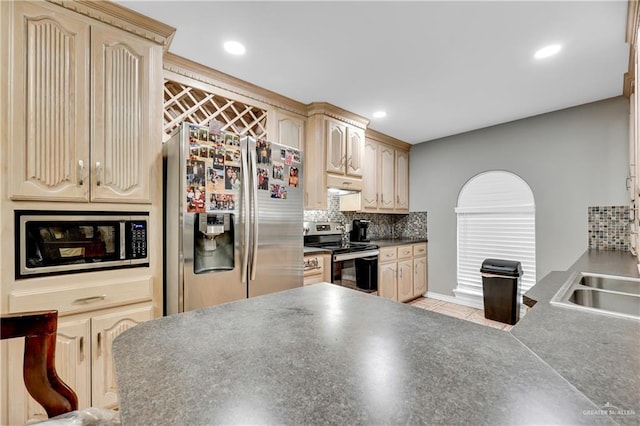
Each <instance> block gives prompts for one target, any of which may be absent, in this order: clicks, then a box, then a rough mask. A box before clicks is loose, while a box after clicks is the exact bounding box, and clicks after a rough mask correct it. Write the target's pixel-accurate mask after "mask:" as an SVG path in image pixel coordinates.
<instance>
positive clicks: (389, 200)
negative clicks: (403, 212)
mask: <svg viewBox="0 0 640 426" xmlns="http://www.w3.org/2000/svg"><path fill="white" fill-rule="evenodd" d="M395 183H396V181H395V153H394V149H393V148H392V147H390V146H387V145H380V202H379V204H378V207H379V208H380V209H384V210H393V208H394V206H395V202H394V187H395Z"/></svg>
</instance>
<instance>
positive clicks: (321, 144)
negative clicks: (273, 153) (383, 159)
mask: <svg viewBox="0 0 640 426" xmlns="http://www.w3.org/2000/svg"><path fill="white" fill-rule="evenodd" d="M308 113H309V118H308V120H307V126H306V129H307V130H306V138H305V145H304V146H305V150H304V156H305V165H304V167H305V178H304V190H305V194H304V207H305V209H308V210H326V209H327V188H328V187H331V188H341V189H353V190H361V189H362V185H363V179H362V175H363V173H364V164H365V161H364V160H365V157H364V155H365V150H364V142H365V137H364V134H365V133H364V129H365V128H366V125H367V124H368V122H369V121H368V120H367V119H365V118H363V117H360V116H358V115H355V114H352V113H350V112H348V111H345V110H343V109H341V108H338V107H335V106H333V105H330V104H327V103H324V102H316V103H312V104H310V105H309V107H308Z"/></svg>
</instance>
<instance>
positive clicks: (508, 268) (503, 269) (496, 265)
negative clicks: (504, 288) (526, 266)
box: [480, 259, 522, 277]
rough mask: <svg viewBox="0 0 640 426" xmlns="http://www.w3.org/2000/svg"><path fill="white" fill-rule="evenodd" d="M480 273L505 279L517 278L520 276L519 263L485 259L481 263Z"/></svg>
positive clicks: (520, 268) (520, 267)
mask: <svg viewBox="0 0 640 426" xmlns="http://www.w3.org/2000/svg"><path fill="white" fill-rule="evenodd" d="M480 272H483V273H487V274H495V275H504V276H507V277H519V276H521V275H522V266H521V265H520V262H517V261H514V260H504V259H485V260H484V262H482V267H481V268H480Z"/></svg>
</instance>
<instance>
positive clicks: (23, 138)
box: [2, 2, 172, 203]
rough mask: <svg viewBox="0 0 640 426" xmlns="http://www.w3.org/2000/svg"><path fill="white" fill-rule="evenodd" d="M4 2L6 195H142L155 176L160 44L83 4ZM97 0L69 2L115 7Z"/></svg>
mask: <svg viewBox="0 0 640 426" xmlns="http://www.w3.org/2000/svg"><path fill="white" fill-rule="evenodd" d="M4 3H5V4H3V6H2V13H3V14H5V13H6V14H7V16H10V17H11V18H10V20H9V22H10V23H11V28H10V29H9V34H10V37H9V39H8V43H9V46H10V52H11V55H6V56H8V57H6V56H5V57H4V58H3V59H2V62H3V65H4V66H7V67H9V69H11V73H10V77H11V81H9V82H7V84H8V90H7V93H6V96H7V98H4V96H3V100H2V101H3V102H5V104H8V105H12V106H13V107H12V108H11V110H10V111H9V117H10V120H9V125H8V129H7V132H8V140H9V141H11V143H10V144H8V158H9V161H8V168H9V170H8V172H9V173H8V176H9V179H11V185H9V193H10V196H11V198H12V199H16V200H20V199H27V200H29V199H31V200H33V199H37V200H43V199H45V200H51V201H77V202H88V201H92V202H118V203H119V202H125V203H150V202H151V201H152V198H153V196H154V195H153V194H152V193H151V190H150V188H152V187H153V185H155V183H152V180H153V179H158V178H160V176H157V175H156V174H155V169H156V168H155V167H154V164H157V161H158V159H159V156H160V154H161V141H162V136H161V130H162V129H161V120H162V97H161V96H162V51H163V46H162V44H160V42H159V41H157V40H151V39H148V38H143V37H139V36H136V35H133V34H132V33H131V32H128V31H126V30H124V29H121V28H115V27H113V26H110V25H106V24H105V23H103V22H99V21H98V20H96V19H92V18H89V17H88V16H87V14H88V13H87V14H84V13H82V12H83V11H82V10H78V11H79V12H80V13H76V12H74V11H70V10H67V9H65V8H63V7H60V6H56V5H53V4H50V3H47V2H4ZM100 3H102V2H98V3H96V6H91V5H90V4H88V3H83V4H75V3H74V2H72V3H69V5H68V7H70V8H74V9H75V8H92V7H96V8H98V9H100V11H99V12H97V11H95V10H94V11H93V12H94V13H93V14H91V16H98V17H99V15H100V13H101V12H105V10H103V8H104V9H113V8H115V7H117V6H113V5H110V4H107V5H104V6H103V5H101V4H100ZM65 6H67V5H66V4H65ZM120 13H122V12H120ZM114 19H117V18H114ZM106 21H109V22H113V21H111V20H106ZM153 22H155V21H153ZM157 24H158V25H160V24H159V23H157ZM166 28H170V27H166ZM139 32H141V33H144V31H143V30H141V31H139ZM171 33H172V32H171Z"/></svg>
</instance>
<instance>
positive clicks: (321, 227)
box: [304, 222, 379, 293]
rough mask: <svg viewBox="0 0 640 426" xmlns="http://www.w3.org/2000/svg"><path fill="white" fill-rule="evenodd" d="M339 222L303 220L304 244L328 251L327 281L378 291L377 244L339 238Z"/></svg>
mask: <svg viewBox="0 0 640 426" xmlns="http://www.w3.org/2000/svg"><path fill="white" fill-rule="evenodd" d="M343 233H344V225H342V224H341V223H339V222H304V245H305V246H307V247H316V248H322V249H325V250H329V251H331V271H332V273H331V282H332V283H334V284H338V285H342V286H345V287H349V288H352V289H355V290H360V291H365V292H368V293H373V292H376V291H378V253H379V252H378V246H377V245H375V244H370V243H356V242H349V241H343V238H342V236H343Z"/></svg>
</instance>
